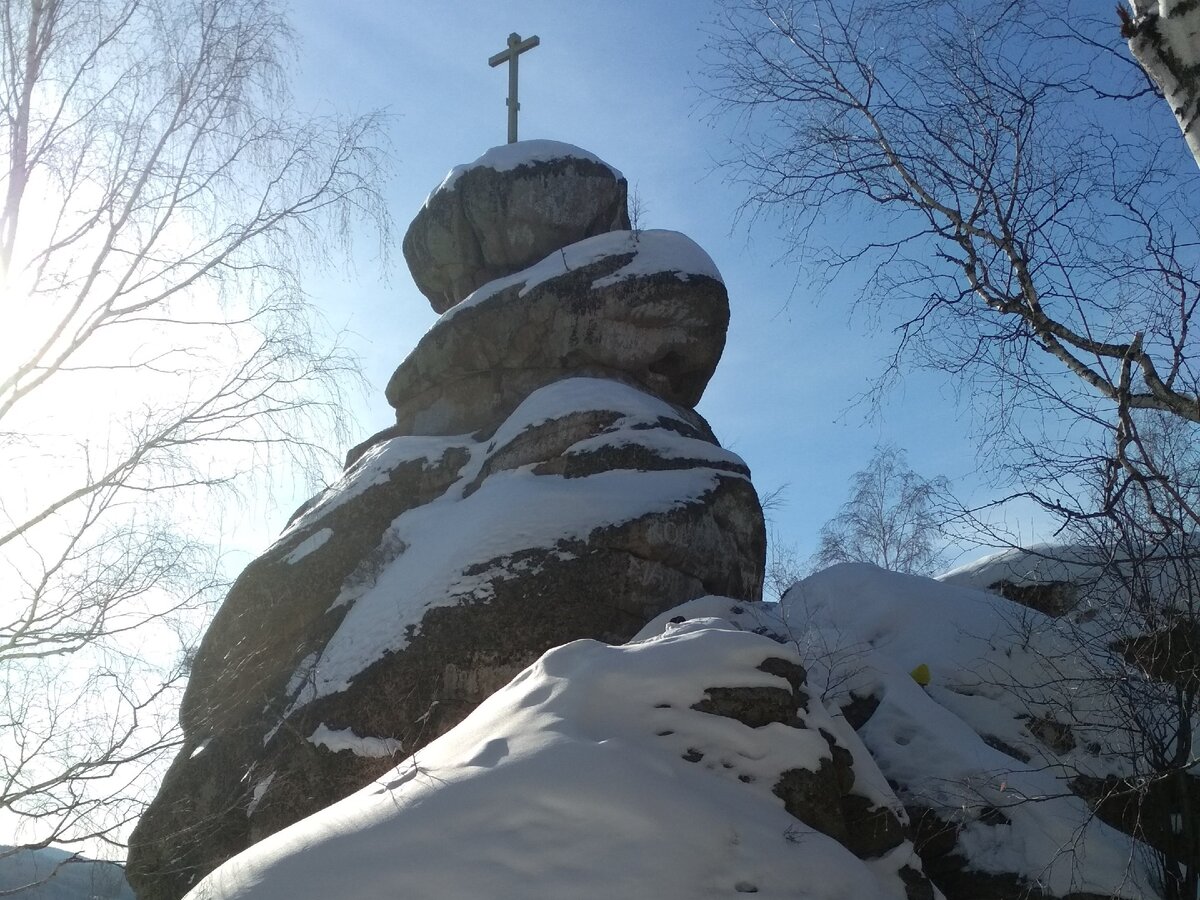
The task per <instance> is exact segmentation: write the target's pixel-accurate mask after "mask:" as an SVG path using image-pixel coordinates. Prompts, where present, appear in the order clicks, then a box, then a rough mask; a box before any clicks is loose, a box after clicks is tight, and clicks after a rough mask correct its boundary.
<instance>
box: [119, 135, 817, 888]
mask: <svg viewBox="0 0 1200 900" xmlns="http://www.w3.org/2000/svg"><path fill="white" fill-rule="evenodd" d="M560 162H561V163H562V164H561V165H560V164H559V163H545V164H543V163H538V165H537V166H534V167H532V171H531V170H529V169H530V167H523V166H522V167H516V168H514V169H512V170H511V171H503V172H497V171H495V170H493V169H487V168H484V169H478V168H477V169H472V170H470V171H468V172H467V173H465V174H464V175H462V177H461V178H460V179H459V182H458V184H457V186H456V187H455V189H454V191H452V192H451V193H462V196H466V197H471V196H476V195H475V194H472V191H476V193H478V195H479V197H485V196H491V197H493V199H494V198H496V197H499V198H501V199H496V200H495V202H494V203H492V206H491V207H489V209H490V210H491V211H490V212H489V213H488V215H490V216H492V217H493V218H487V217H479V216H475V213H471V215H472V216H475V218H474V219H472V221H473V222H474V223H475V224H474V225H472V227H473V228H476V229H481V230H482V231H488V230H490V229H492V228H496V229H500V230H504V228H505V226H504V222H505V221H506V220H505V218H504V217H505V216H517V219H514V220H513V221H514V222H515V223H516V224H515V225H514V228H513V232H514V234H517V233H524V231H530V234H532V235H533V236H532V237H529V239H528V240H527V241H525V244H526V245H528V247H541V246H542V244H540V243H539V242H541V241H545V240H549V239H550V238H548V237H546V235H547V234H553V235H559V237H555V238H554V240H562V237H561V235H562V234H566V233H568V232H569V233H570V239H572V240H573V239H575V232H576V231H579V230H580V229H582V232H584V234H582V235H581V236H586V233H589V230H590V229H594V228H599V225H597V224H596V223H598V222H601V221H602V220H605V221H606V224H605V226H604V227H605V229H607V228H608V227H609V225H610V224H611V219H612V218H613V217H614V216H616V218H618V219H619V218H620V215H621V213H622V211H623V209H624V182H623V181H619V182H618V181H617V180H616V179H615V177H614V176H612V174H611V171H610V170H609V169H608V167H606V166H603V165H602V164H600V163H595V162H588V161H586V160H583V161H580V160H577V159H573V158H572V159H570V160H567V161H566V162H562V161H560ZM593 170H603V173H599V172H598V171H593ZM478 173H483V174H478ZM537 173H540V174H537ZM597 179H598V180H599V181H605V179H607V181H605V183H606V184H607V185H608V187H606V188H603V189H601V188H598V187H595V185H594V182H595V181H596V180H597ZM477 180H479V184H480V185H484V186H477V188H473V187H471V186H472V184H475V183H476V181H477ZM485 182H486V184H485ZM563 183H566V184H569V185H571V187H568V188H563V187H561V184H563ZM506 184H507V186H505V185H506ZM539 184H540V185H541V186H540V187H538V186H537V185H539ZM555 185H559V186H558V187H556V186H555ZM581 185H583V187H581ZM588 185H591V187H588ZM485 187H486V190H485ZM537 191H542V192H543V193H544V192H546V191H549V192H550V194H551V195H553V196H554V197H559V198H561V197H562V196H569V197H572V198H576V199H577V200H578V202H576V201H575V200H572V202H571V203H570V204H567V206H568V207H571V208H574V209H575V212H570V210H568V211H567V212H564V213H563V215H564V216H566V218H567V219H568V220H570V221H569V222H568V223H567V224H564V223H563V222H562V221H560V220H559V219H554V220H553V221H552V222H551V223H550V225H548V226H547V228H546V229H543V230H541V231H539V230H538V229H532V230H530V229H525V226H524V225H523V224H522V222H523V221H524V220H523V219H521V216H525V215H530V216H532V215H534V213H535V212H536V211H537V210H538V209H541V208H542V207H539V206H538V205H537V204H536V203H533V202H532V201H529V202H527V201H526V200H525V199H522V198H524V197H526V195H527V194H530V193H531V192H532V193H536V192H537ZM589 192H592V193H591V194H589ZM439 193H445V191H442V192H439ZM592 194H596V195H597V196H592ZM576 195H578V197H576ZM614 196H615V197H618V198H619V202H618V203H617V206H618V207H619V209H617V210H616V211H615V212H614V211H613V209H612V206H613V203H614V202H616V201H614V200H613V197H614ZM589 197H590V199H589ZM584 201H586V202H584ZM455 202H458V201H455ZM473 202H476V204H477V205H480V204H483V200H482V199H478V197H477V200H476V201H473ZM489 202H491V201H489ZM557 203H558V201H557V200H556V201H555V203H554V204H551V206H553V207H554V210H553V211H554V212H555V214H556V215H557V214H558V213H559V212H562V210H560V209H559V207H558V206H557V205H555V204H557ZM484 205H486V204H484ZM584 207H586V208H587V209H590V210H591V212H588V213H587V215H586V216H585V215H584V213H583V212H579V210H580V209H583V208H584ZM432 208H440V207H436V205H431V206H430V207H427V208H426V210H424V211H423V212H422V215H424V216H426V217H428V216H429V215H431V214H430V213H429V211H428V210H429V209H432ZM464 209H466V207H464ZM514 210H516V211H520V212H519V214H518V212H515V211H514ZM460 212H461V214H462V215H464V216H465V215H467V213H466V212H462V211H461V210H460ZM544 212H545V210H543V213H544ZM568 213H569V215H568ZM456 215H457V214H456ZM546 215H549V213H546ZM495 217H499V218H495ZM420 218H421V216H418V219H420ZM584 219H586V222H585V221H583V220H584ZM571 222H574V223H575V224H570V223H571ZM433 227H434V226H433V225H432V224H431V223H430V222H426V223H425V224H424V225H422V226H421V228H422V229H424V232H425V233H426V234H427V235H428V234H432V233H433ZM414 229H416V230H420V229H417V226H416V225H415V224H414ZM564 229H566V230H565V231H564ZM572 229H574V230H572ZM464 233H465V232H464ZM411 235H412V232H410V237H411ZM460 236H461V235H460ZM430 240H432V239H430ZM464 240H465V239H464ZM472 240H475V238H473V239H472ZM506 240H508V242H509V243H507V244H504V246H502V247H500V248H499V249H496V248H495V247H493V246H492V245H491V244H490V243H489V242H487V241H482V240H481V239H480V241H479V242H480V246H481V247H484V245H486V247H484V249H481V250H479V252H480V253H481V254H483V256H482V257H481V258H482V259H484V263H479V262H478V260H474V261H471V260H468V262H469V265H464V267H463V272H468V271H469V272H472V273H475V274H473V275H471V276H470V278H475V277H478V274H479V272H482V271H486V272H489V273H492V272H493V271H494V268H491V267H497V266H498V267H500V268H502V269H503V268H504V267H505V266H512V265H517V263H515V262H513V260H516V259H518V258H519V259H524V257H523V256H521V254H522V253H532V252H534V251H533V250H529V249H526V250H519V249H515V243H514V242H515V241H516V238H515V237H513V236H512V235H510V236H509V238H506ZM522 240H525V239H524V238H522ZM427 243H429V242H428V241H427ZM433 243H434V244H436V243H437V241H433ZM467 244H470V241H467ZM439 246H440V245H439ZM447 246H455V247H458V250H456V251H455V252H460V253H464V254H467V255H468V256H469V255H470V253H469V252H468V250H466V249H463V247H462V246H460V245H457V244H453V242H450V244H448V245H447ZM523 246H524V245H523ZM558 246H561V245H558ZM551 249H553V248H551ZM407 252H408V241H407V240H406V253H407ZM439 252H440V251H439ZM447 252H448V251H447ZM470 252H474V251H470ZM546 252H548V251H546V250H544V249H539V250H537V253H538V254H540V255H539V256H537V257H536V258H535V259H534V260H533V261H534V262H536V261H537V259H540V258H541V257H542V256H544V255H545V253H546ZM521 264H522V265H525V264H528V262H527V261H526V262H522V263H521ZM480 265H483V269H480V268H479V266H480ZM554 266H558V267H559V268H558V269H555V268H554ZM434 268H437V267H436V266H435V267H434ZM456 271H457V270H456ZM467 277H468V276H467V275H464V274H462V273H461V272H459V273H457V274H453V277H452V278H450V281H452V282H453V283H454V284H456V285H459V286H460V287H461V284H462V283H463V282H462V280H461V279H462V278H467ZM489 277H490V275H489ZM418 280H420V279H418ZM460 287H453V288H447V290H453V291H459V290H460ZM439 290H440V288H439ZM427 293H428V291H427ZM727 322H728V303H727V299H726V295H725V289H724V286H723V285H722V284H721V282H720V280H719V275H718V273H717V272H716V270H715V268H714V267H713V266H712V263H711V260H708V258H707V256H705V255H704V254H703V251H701V250H699V248H697V247H695V245H694V244H692V243H691V242H690V241H688V240H687V239H686V238H683V237H682V236H681V235H674V234H670V233H666V234H665V235H660V236H652V235H651V234H649V233H648V234H643V235H640V236H636V237H635V236H632V235H629V234H616V235H604V236H602V237H600V238H590V239H589V240H585V241H584V242H583V244H582V245H578V244H577V245H575V246H573V247H565V248H563V249H562V251H561V252H559V253H556V254H552V255H551V258H550V262H549V263H539V264H538V265H536V266H534V267H533V268H532V269H530V270H528V271H527V272H522V273H518V274H516V275H513V276H512V277H511V278H508V279H505V280H503V281H502V282H499V283H497V284H495V285H489V286H487V287H485V288H483V289H482V290H481V291H480V292H479V293H478V294H477V296H476V297H475V298H473V299H472V301H471V302H470V303H468V304H464V305H463V306H462V307H460V308H459V309H457V310H455V312H454V313H452V314H451V315H448V316H445V317H443V319H442V320H441V321H440V322H439V323H438V324H437V326H436V327H435V328H434V330H433V331H432V332H430V334H429V335H427V336H426V338H425V339H424V340H423V341H422V342H421V344H420V345H419V346H418V348H417V349H416V350H415V351H414V353H413V354H412V356H410V357H409V359H407V360H406V361H405V362H404V363H403V364H402V365H401V366H400V368H399V369H398V370H397V373H396V376H394V377H393V379H392V381H391V383H390V384H389V386H388V398H389V400H390V401H391V402H392V404H393V405H394V406H395V407H396V409H397V424H396V425H395V426H393V427H391V428H389V429H387V430H385V431H384V432H382V433H380V434H379V435H376V437H375V438H372V439H371V440H368V441H366V442H364V443H363V444H361V445H359V447H356V448H355V449H354V450H353V451H352V452H351V454H350V460H349V463H348V465H347V469H346V471H345V473H344V474H343V476H342V478H341V480H340V481H339V482H338V483H337V484H335V485H334V486H333V487H331V488H330V489H328V490H327V491H325V492H323V493H322V494H321V495H319V496H317V497H315V498H313V499H312V500H310V501H309V502H308V503H306V504H305V505H304V506H303V507H302V508H301V509H300V510H299V511H298V512H297V513H296V515H295V516H294V517H293V520H292V521H291V522H290V523H289V526H288V528H287V530H286V531H285V532H284V533H283V535H282V536H281V537H280V538H279V540H278V541H277V542H276V543H275V544H274V545H273V546H272V547H271V548H269V549H268V550H267V551H266V552H265V553H264V554H263V555H262V556H261V557H259V558H258V559H257V560H255V561H254V562H253V563H251V564H250V566H248V567H247V569H246V570H245V571H244V572H243V573H242V575H241V576H240V577H239V578H238V580H237V581H236V583H235V584H234V586H233V588H232V589H231V591H230V593H229V596H228V597H227V598H226V600H225V602H224V604H223V605H222V607H221V609H220V611H219V612H218V614H217V616H216V618H215V619H214V621H213V623H212V625H211V626H210V628H209V631H208V633H207V634H206V636H205V638H204V641H203V643H202V646H201V648H200V650H199V653H198V655H197V658H196V661H195V664H194V668H193V674H192V678H191V681H190V683H189V685H188V690H187V692H186V695H185V697H184V700H183V705H182V709H181V711H180V718H181V722H182V724H183V728H184V734H185V743H184V746H183V748H182V749H181V751H180V753H179V756H178V757H177V758H176V760H175V761H174V763H173V765H172V766H171V769H170V770H169V772H168V773H167V775H166V778H165V779H164V782H163V785H162V787H161V789H160V791H159V794H158V796H157V797H156V798H155V800H154V802H153V803H152V804H151V806H150V807H149V809H148V810H147V811H146V813H145V815H144V816H143V818H142V820H141V821H140V823H139V825H138V828H137V829H136V831H135V832H134V834H133V836H132V838H131V848H130V855H129V863H128V872H129V878H130V881H131V883H132V884H133V885H134V886H135V888H136V890H137V891H138V893H139V896H140V897H141V898H142V900H176V898H178V897H180V896H182V895H183V894H184V893H186V892H187V890H188V889H189V888H190V887H191V886H192V885H193V884H195V883H196V882H197V881H198V880H199V879H200V878H201V877H202V876H203V875H205V874H206V873H208V872H209V871H211V870H212V869H213V868H215V867H216V866H217V865H219V864H220V863H222V862H223V861H224V860H226V859H228V858H229V857H231V856H233V855H235V854H236V853H238V852H240V851H241V850H243V849H245V848H246V847H247V846H249V845H250V844H252V843H254V842H256V841H258V840H261V839H262V838H264V837H266V836H268V835H270V834H272V833H274V832H275V831H278V830H279V829H280V828H283V827H285V826H287V825H289V824H291V823H293V822H295V821H297V820H299V819H301V818H303V817H305V816H307V815H310V814H311V813H313V812H315V811H317V810H319V809H322V808H323V807H325V806H327V805H329V804H330V803H333V802H335V801H336V800H338V799H340V798H342V797H344V796H346V795H348V794H350V793H352V792H353V791H355V790H357V789H358V788H360V787H363V786H364V785H366V784H368V783H369V782H371V781H372V780H374V779H375V778H377V777H378V776H380V775H381V774H383V773H384V772H386V771H387V770H389V769H390V768H392V767H393V766H394V765H395V764H396V763H397V762H399V761H400V759H402V758H404V757H406V756H408V755H409V754H411V753H413V752H414V751H416V750H418V749H420V748H421V747H423V746H424V745H425V744H427V743H428V742H429V741H430V740H432V739H434V738H435V737H437V736H439V735H441V734H443V733H445V732H446V731H448V730H449V729H450V728H452V727H454V726H455V725H456V724H457V723H458V722H460V721H461V720H462V719H463V718H464V717H465V716H466V715H467V714H468V713H469V712H470V711H471V710H473V709H474V708H475V706H477V705H478V704H479V703H480V702H481V701H482V700H484V699H485V698H486V697H488V696H489V695H490V694H492V693H493V692H494V691H495V690H497V689H498V688H499V687H501V686H503V685H505V684H506V683H508V681H509V680H510V679H511V678H512V677H513V676H514V675H515V674H516V673H518V672H519V671H521V670H522V669H524V668H525V667H526V666H528V665H529V664H530V663H532V662H533V661H534V660H536V659H537V658H538V657H539V656H540V655H541V654H542V653H543V652H545V651H546V650H547V649H549V648H551V647H554V646H557V645H560V644H565V643H568V642H570V641H573V640H576V639H579V638H593V639H597V640H601V641H605V642H610V643H618V642H623V641H626V640H628V639H629V638H630V637H632V636H633V635H634V634H635V633H636V632H637V631H638V630H639V629H640V628H641V627H642V626H643V625H644V624H645V623H646V621H648V620H649V619H651V618H653V617H655V616H657V615H658V614H659V613H661V612H663V611H664V610H666V609H669V608H671V607H673V606H675V605H677V604H679V603H681V602H684V601H686V600H689V599H691V598H694V597H699V596H702V595H705V594H722V595H726V596H729V597H733V598H737V599H739V600H743V601H755V600H757V599H759V597H760V596H761V589H762V577H763V567H764V557H765V534H764V527H763V520H762V512H761V509H760V507H759V504H758V499H757V496H756V494H755V491H754V489H753V487H752V485H751V484H750V481H749V472H748V470H747V469H746V467H745V464H744V463H743V462H742V461H741V460H740V459H739V458H738V457H737V456H736V455H734V454H732V453H729V452H728V451H725V450H723V449H721V447H720V446H719V444H718V443H717V441H716V439H715V437H714V436H713V434H712V431H711V429H710V428H709V426H708V424H707V423H706V422H705V421H704V419H703V418H702V417H701V416H700V415H699V414H697V413H696V412H695V410H694V409H693V408H692V407H693V406H694V404H695V403H696V401H697V400H698V399H699V397H700V394H701V392H702V391H703V388H704V385H705V384H706V383H707V380H708V378H709V377H710V375H711V374H712V370H713V368H714V367H715V365H716V362H717V359H718V357H719V356H720V352H721V348H722V346H723V344H724V335H725V328H726V325H727ZM785 677H786V676H785ZM792 680H796V683H797V684H798V683H799V681H800V680H802V671H801V672H800V673H792V677H791V678H789V683H790V681H792ZM777 693H779V694H781V695H783V697H782V699H786V700H787V705H788V706H789V708H791V707H794V702H793V701H794V698H793V697H792V696H791V695H790V694H789V693H788V692H786V691H779V692H777ZM780 699H781V698H780V697H775V698H774V700H775V701H776V708H775V709H776V711H775V712H774V713H771V715H775V714H777V713H779V710H780V709H782V707H781V706H779V703H778V702H777V701H779V700H780ZM713 702H714V703H719V702H723V701H722V698H719V697H714V698H713ZM764 702H766V703H767V705H768V706H769V705H770V702H769V698H765V699H764Z"/></svg>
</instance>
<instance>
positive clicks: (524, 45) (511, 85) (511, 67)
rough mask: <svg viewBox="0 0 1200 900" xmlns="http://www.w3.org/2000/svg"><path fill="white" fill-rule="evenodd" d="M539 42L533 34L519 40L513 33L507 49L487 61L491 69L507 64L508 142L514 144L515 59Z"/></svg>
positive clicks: (515, 119)
mask: <svg viewBox="0 0 1200 900" xmlns="http://www.w3.org/2000/svg"><path fill="white" fill-rule="evenodd" d="M540 43H541V41H540V40H539V39H538V36H537V35H536V34H535V35H534V36H533V37H529V38H525V39H524V40H521V36H520V35H519V34H517V33H516V32H515V31H514V32H513V33H512V34H510V35H509V36H508V49H507V50H501V51H500V52H499V53H497V54H496V55H495V56H493V57H492V58H491V59H489V60H488V65H489V66H491V67H492V68H493V69H494V68H496V66H498V65H500V64H501V63H503V62H507V63H508V101H507V104H506V105H507V106H508V142H509V143H510V144H515V143H516V142H517V110H519V109H520V108H521V104H520V103H518V102H517V57H518V56H520V55H521V54H522V53H524V52H525V51H526V50H532V49H533V48H534V47H536V46H537V45H538V44H540Z"/></svg>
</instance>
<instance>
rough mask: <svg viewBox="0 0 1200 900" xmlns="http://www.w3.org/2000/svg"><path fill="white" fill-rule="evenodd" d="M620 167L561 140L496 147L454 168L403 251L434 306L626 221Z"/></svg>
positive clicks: (412, 228)
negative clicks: (466, 163)
mask: <svg viewBox="0 0 1200 900" xmlns="http://www.w3.org/2000/svg"><path fill="white" fill-rule="evenodd" d="M627 189H628V186H627V184H626V182H625V179H624V177H622V175H621V173H620V172H618V171H617V170H616V169H614V168H613V167H612V166H610V165H608V164H607V163H605V162H603V161H602V160H600V159H599V158H597V157H596V156H594V155H593V154H591V153H588V152H587V151H586V150H581V149H580V148H579V147H573V146H572V145H570V144H563V143H559V142H558V141H521V142H519V143H516V144H506V145H504V146H501V147H495V148H493V149H491V150H489V151H488V152H487V153H485V154H484V155H483V156H481V157H480V158H479V159H477V160H475V162H473V163H471V164H469V165H465V166H456V167H455V168H454V169H452V170H451V171H450V174H449V175H447V176H446V178H445V180H444V181H443V182H442V183H441V184H440V185H439V186H438V187H437V188H436V189H435V190H434V191H433V193H431V194H430V195H429V198H428V199H427V200H426V201H425V205H424V207H422V209H421V211H420V212H419V213H418V214H417V217H416V218H415V219H414V220H413V223H412V225H410V226H409V229H408V233H407V234H405V236H404V258H405V260H406V261H407V262H408V267H409V270H410V271H411V272H412V275H413V279H414V280H415V281H416V283H417V287H418V288H420V290H421V293H423V294H424V295H425V296H426V297H428V298H429V302H430V304H432V306H433V308H434V310H435V311H436V312H439V313H440V312H445V311H446V310H447V309H449V308H450V307H452V306H453V305H454V304H456V303H458V302H459V301H460V300H462V299H464V298H465V297H466V296H467V295H468V294H470V293H471V292H472V291H474V290H475V289H476V288H478V287H480V286H481V285H483V284H486V283H487V282H489V281H492V280H493V279H495V278H499V277H501V276H504V275H510V274H512V273H513V272H517V271H519V270H521V269H524V268H526V267H527V266H531V265H533V264H534V263H536V262H537V261H538V260H540V259H542V258H543V257H545V256H546V255H547V254H549V253H551V252H553V251H555V250H557V249H558V248H559V247H565V246H566V245H568V244H573V243H575V242H576V241H579V240H582V239H583V238H587V237H591V236H593V235H597V234H603V233H604V232H606V231H612V230H614V229H624V228H628V227H629V213H628V211H627V210H626V193H627Z"/></svg>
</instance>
